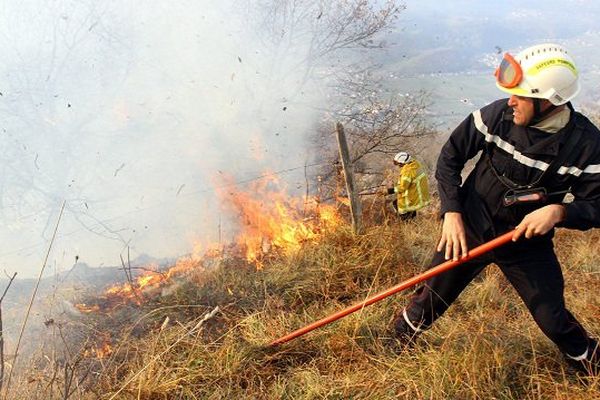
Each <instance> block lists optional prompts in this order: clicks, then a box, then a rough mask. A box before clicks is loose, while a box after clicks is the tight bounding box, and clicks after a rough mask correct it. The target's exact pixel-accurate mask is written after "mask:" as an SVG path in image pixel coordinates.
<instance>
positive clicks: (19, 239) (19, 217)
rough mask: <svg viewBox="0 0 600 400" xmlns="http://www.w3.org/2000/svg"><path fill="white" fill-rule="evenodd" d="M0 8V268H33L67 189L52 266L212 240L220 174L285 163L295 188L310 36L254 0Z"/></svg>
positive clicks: (321, 94) (313, 107)
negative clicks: (284, 37) (247, 3)
mask: <svg viewBox="0 0 600 400" xmlns="http://www.w3.org/2000/svg"><path fill="white" fill-rule="evenodd" d="M3 8H4V9H3V10H2V23H1V24H0V49H1V51H2V54H3V61H2V63H1V64H0V77H1V78H0V92H2V96H1V97H0V118H1V120H0V124H1V132H0V134H1V135H2V140H1V141H0V152H1V153H0V154H1V155H2V159H1V163H0V166H1V171H2V176H1V177H0V202H1V203H0V206H1V211H0V223H1V224H2V226H3V228H2V230H1V231H0V240H1V241H2V243H3V246H2V250H0V267H1V268H2V269H6V270H7V271H14V270H15V271H19V277H21V278H22V277H26V276H34V275H36V274H37V271H38V270H39V268H40V266H41V265H40V264H41V262H42V260H43V256H44V253H45V251H46V247H47V245H48V241H49V237H50V236H51V233H52V229H53V227H54V224H55V223H56V218H57V216H58V210H59V207H60V204H61V203H62V200H66V204H67V206H66V211H65V215H64V217H63V220H62V221H61V226H60V228H59V235H58V239H57V241H56V243H55V245H54V249H53V252H52V258H51V263H50V265H49V266H48V272H49V273H54V272H60V271H63V270H66V269H69V268H71V266H72V265H73V263H75V261H76V260H80V261H83V262H86V263H88V264H90V265H102V264H105V265H118V264H120V258H119V255H120V254H126V251H125V249H126V248H127V247H130V250H131V254H132V258H134V257H135V256H137V255H140V254H142V253H148V254H150V255H153V256H156V257H176V256H178V255H181V254H184V253H186V252H189V251H191V249H192V245H193V243H194V242H195V241H196V240H197V239H198V238H206V239H207V240H211V239H215V238H216V236H217V234H218V231H219V230H220V229H222V227H221V226H220V225H221V219H222V218H223V219H225V217H224V216H223V217H222V216H220V207H219V204H218V203H217V201H216V200H215V192H214V185H215V184H214V183H213V182H217V183H216V185H218V182H219V181H220V176H221V174H231V175H233V176H234V177H235V179H236V180H239V181H247V180H252V179H253V178H254V177H258V176H260V175H261V174H262V171H264V170H265V169H267V168H269V169H270V170H275V171H278V170H292V171H296V174H295V175H294V174H288V175H287V176H286V178H288V181H290V182H291V185H290V186H291V187H292V188H294V187H297V186H302V185H304V177H303V175H302V174H303V168H302V166H303V165H304V164H305V163H306V162H307V160H308V159H309V158H310V157H309V155H308V154H307V153H306V150H305V141H306V136H307V133H308V132H310V130H311V128H312V127H313V125H314V124H315V122H316V120H317V119H318V118H319V116H320V115H321V114H322V111H320V110H322V109H323V107H324V104H325V98H326V90H323V89H322V88H323V85H315V84H314V82H313V81H311V79H310V73H311V68H314V64H311V62H312V60H310V59H309V58H307V53H306V49H308V48H309V47H310V42H309V41H310V40H311V38H310V37H309V36H307V38H306V42H303V40H302V39H301V38H300V37H296V38H295V42H294V43H281V41H278V40H274V39H276V37H273V34H274V31H273V25H269V23H268V22H269V20H268V18H267V19H265V18H264V14H263V11H264V10H263V9H261V8H260V7H249V8H246V9H244V8H243V7H242V6H241V3H231V2H220V1H216V0H215V1H212V0H211V1H203V2H197V1H191V0H190V1H177V2H170V1H157V2H152V5H149V4H148V3H146V2H141V1H133V0H130V1H105V2H100V3H98V2H94V1H91V0H90V1H58V2H46V1H42V0H27V1H22V2H18V4H17V3H13V2H6V3H5V4H4V5H3ZM290 45H292V46H291V47H290ZM224 184H225V183H224ZM226 228H228V229H233V226H232V225H231V224H230V225H227V224H226ZM230 235H232V233H230ZM225 239H227V237H225Z"/></svg>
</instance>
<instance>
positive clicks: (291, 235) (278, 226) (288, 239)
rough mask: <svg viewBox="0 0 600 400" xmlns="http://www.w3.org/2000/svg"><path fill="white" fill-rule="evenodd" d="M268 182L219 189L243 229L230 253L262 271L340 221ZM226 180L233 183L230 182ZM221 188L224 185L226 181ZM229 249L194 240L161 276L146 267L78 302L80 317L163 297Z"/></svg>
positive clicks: (269, 178)
mask: <svg viewBox="0 0 600 400" xmlns="http://www.w3.org/2000/svg"><path fill="white" fill-rule="evenodd" d="M264 177H265V179H262V180H260V181H255V182H253V184H251V185H250V187H249V188H248V190H247V191H246V192H243V191H240V190H238V189H237V188H236V187H235V185H234V184H232V183H230V184H228V185H225V186H220V189H217V192H218V194H219V196H220V197H221V200H222V201H221V203H222V204H223V205H224V206H225V207H226V208H227V209H228V210H229V211H231V212H232V213H233V214H234V216H235V217H236V220H237V221H238V222H239V225H240V230H239V232H238V234H237V235H236V237H235V243H234V244H233V245H232V246H227V249H228V250H229V251H231V250H232V249H233V248H234V247H236V248H237V249H238V250H239V251H242V252H243V256H244V257H245V259H246V260H247V261H248V263H250V264H253V265H255V266H256V268H258V269H260V268H262V267H263V266H264V262H265V261H266V257H267V255H269V254H272V253H273V254H276V253H283V254H286V255H290V254H293V253H294V252H297V251H298V250H299V249H300V248H301V247H302V246H303V244H304V243H305V242H306V241H315V240H319V238H320V237H321V235H322V233H323V232H325V231H326V230H328V229H330V228H333V227H335V226H337V225H339V224H340V222H341V217H340V215H339V213H338V211H337V208H336V206H334V205H326V204H321V203H320V202H319V201H318V199H316V198H314V197H309V198H302V197H298V198H296V197H290V196H288V195H287V193H286V189H285V187H283V188H282V185H281V184H280V182H279V181H278V180H277V179H276V177H275V175H274V174H268V173H267V174H265V175H264ZM226 179H227V180H228V181H229V182H233V179H232V178H231V177H228V178H226ZM220 183H221V185H222V181H221V182H220ZM224 187H226V188H227V189H224ZM232 188H233V189H232ZM225 249H226V247H224V246H223V245H222V244H218V245H216V244H207V245H203V244H202V243H201V242H200V241H196V242H195V243H194V246H193V251H192V253H191V254H190V255H189V256H186V257H182V258H180V259H179V260H177V262H176V263H175V265H174V266H172V267H171V268H169V269H168V270H166V271H159V267H158V266H147V267H144V268H143V269H144V272H143V273H141V274H139V275H137V276H136V277H135V278H134V279H132V281H131V282H127V283H124V284H117V285H114V286H111V287H109V288H108V289H106V291H105V292H104V294H103V295H102V296H101V297H100V298H98V299H96V300H95V303H96V304H86V303H80V304H75V307H76V308H77V309H78V310H79V311H80V312H82V313H92V312H99V311H104V312H106V311H111V310H113V309H115V308H116V307H119V306H122V305H124V304H128V303H134V304H137V305H141V304H142V303H143V302H144V301H145V299H146V298H147V297H148V296H154V295H156V294H157V293H160V292H161V291H162V290H163V287H164V286H165V285H166V284H169V283H170V282H172V279H173V278H174V277H177V276H181V275H185V274H189V273H190V272H191V271H198V270H203V269H204V268H205V267H210V266H211V265H213V264H214V263H215V262H218V261H219V260H221V259H222V258H223V256H224V253H225ZM137 271H138V270H134V271H133V272H137ZM228 290H230V289H228Z"/></svg>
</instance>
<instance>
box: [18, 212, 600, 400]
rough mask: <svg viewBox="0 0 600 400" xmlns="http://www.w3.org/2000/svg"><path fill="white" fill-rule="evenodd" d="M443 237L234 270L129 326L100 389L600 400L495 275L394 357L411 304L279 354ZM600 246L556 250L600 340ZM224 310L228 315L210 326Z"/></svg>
mask: <svg viewBox="0 0 600 400" xmlns="http://www.w3.org/2000/svg"><path fill="white" fill-rule="evenodd" d="M437 231H438V225H437V223H436V222H435V220H434V218H432V216H431V215H421V216H419V218H418V219H417V221H415V222H414V223H409V224H401V223H398V222H396V221H390V222H389V223H383V224H381V225H376V226H372V227H371V228H369V229H368V230H367V232H366V233H365V234H364V235H362V236H360V237H357V236H354V235H352V233H351V232H350V230H349V228H348V227H346V226H344V227H341V228H340V229H338V230H337V231H335V232H332V233H331V234H329V235H327V237H325V238H324V240H323V241H322V242H320V243H318V244H317V243H307V244H306V245H305V247H304V248H303V249H302V251H301V252H299V253H298V254H295V255H293V256H289V257H283V258H273V259H272V260H271V262H270V264H268V265H267V266H266V268H265V269H264V270H262V271H255V270H254V269H252V268H249V267H248V266H247V265H245V264H244V263H243V262H242V261H240V260H225V261H224V262H223V263H222V264H221V265H220V266H219V267H217V268H216V269H215V270H214V271H212V272H209V273H204V274H202V275H201V276H199V277H198V278H197V279H194V280H191V281H189V282H187V283H185V284H182V285H181V286H180V287H179V289H178V290H177V291H175V292H174V293H173V294H171V295H169V296H167V297H164V298H163V299H162V300H161V303H160V304H154V306H153V307H154V310H153V311H152V312H149V313H148V314H147V315H145V316H142V317H141V318H140V321H139V322H138V323H137V324H136V326H137V328H136V326H129V327H127V329H126V330H124V332H129V335H126V336H123V337H122V339H121V343H120V344H121V346H120V347H119V349H118V351H116V352H115V354H113V357H112V358H111V359H110V360H106V361H104V364H103V367H102V368H101V369H99V372H100V375H99V376H97V377H96V379H95V381H96V386H95V390H96V392H97V393H99V394H100V398H102V399H113V398H114V399H234V398H235V399H396V398H401V399H586V400H587V399H595V398H600V390H599V380H598V378H590V377H582V376H578V375H576V374H575V373H574V371H572V370H570V369H569V368H568V367H567V366H566V365H565V364H564V363H563V361H562V358H561V355H560V354H559V353H558V351H557V350H556V349H555V347H554V346H553V344H552V343H551V342H549V340H548V339H546V338H545V337H544V336H543V334H542V333H541V332H540V331H539V329H538V328H537V327H536V326H535V324H534V323H533V321H532V319H531V317H530V316H529V315H528V313H527V311H526V309H525V307H524V306H523V305H522V304H521V303H520V300H519V299H518V298H517V296H516V295H515V293H514V291H513V289H512V288H511V287H510V285H508V284H507V282H506V280H505V279H504V277H503V276H502V274H501V273H500V272H499V270H498V269H497V268H496V267H494V266H490V267H489V268H488V269H486V271H485V272H484V273H483V274H482V276H481V278H480V279H477V280H476V281H475V282H473V283H472V284H471V285H470V286H469V287H468V288H467V290H466V291H465V292H464V293H463V295H462V296H461V297H460V298H459V300H458V301H457V302H456V303H455V305H453V306H452V307H451V308H450V310H449V311H448V312H447V313H446V315H445V316H444V317H443V318H441V319H440V320H439V321H438V322H437V323H436V324H435V325H434V327H433V328H432V329H431V330H430V331H429V332H427V333H426V334H425V335H423V336H422V337H421V338H420V339H419V345H418V346H416V347H414V348H405V349H403V351H399V352H394V351H392V350H391V349H390V346H388V345H389V344H390V343H392V342H391V341H390V340H389V328H390V321H391V319H392V318H393V316H394V313H395V312H396V311H397V310H398V309H400V308H401V307H402V305H403V304H404V302H405V301H406V299H407V297H408V293H404V294H400V295H396V296H393V297H392V298H388V299H386V300H384V301H382V302H380V303H377V304H375V305H372V306H370V307H368V308H366V309H364V310H362V311H361V312H357V313H355V314H353V315H351V316H349V317H346V318H344V319H342V320H339V321H337V322H335V323H333V324H330V325H328V326H325V327H323V328H321V329H318V330H316V331H313V332H311V333H309V334H307V335H305V336H304V337H301V338H298V339H296V340H293V341H291V342H289V343H287V344H285V345H282V346H280V347H278V348H275V349H273V348H269V347H267V346H266V345H267V344H268V343H269V342H270V341H272V340H274V339H276V338H278V337H279V336H281V335H284V334H286V333H288V332H290V331H292V330H294V329H297V328H299V327H301V326H304V325H305V324H307V323H310V322H312V321H315V320H317V319H320V318H322V317H324V316H326V315H328V314H329V313H332V312H334V311H337V310H339V309H341V308H343V307H345V306H347V305H349V304H351V303H354V302H356V301H359V300H362V299H364V298H365V297H367V296H369V295H370V294H373V293H376V292H379V291H381V290H383V289H386V288H388V287H390V286H392V285H393V284H395V283H398V282H400V281H402V280H403V279H405V278H408V277H411V276H413V275H415V274H417V273H419V272H420V271H421V270H422V269H423V267H424V266H425V265H427V263H428V261H429V258H430V256H431V252H432V250H433V247H434V245H435V241H436V239H437V235H438V234H437ZM599 236H600V232H599V231H596V230H594V231H591V232H583V233H580V232H570V231H561V232H559V233H558V235H557V238H556V243H557V252H558V254H559V257H560V258H561V260H562V262H563V266H564V275H565V280H566V282H567V289H566V297H567V302H568V304H569V307H570V309H571V310H572V311H573V312H574V314H575V315H577V316H578V317H579V318H580V320H581V321H582V322H583V323H584V324H585V325H586V327H587V328H589V330H590V331H591V332H593V333H595V334H596V335H598V334H600V324H599V322H598V321H599V317H600V300H599V299H598V298H597V296H596V293H597V292H598V289H599V288H600V251H599V250H600V249H599V247H600V244H599V243H600V240H598V239H599V238H600V237H599ZM186 305H193V307H192V306H186ZM215 306H219V307H220V309H221V312H220V313H218V314H216V315H215V316H214V317H212V318H209V319H207V320H204V321H203V319H204V315H205V314H206V313H207V312H209V311H211V310H212V309H214V307H215ZM167 316H168V317H169V323H167V324H165V323H163V322H164V320H165V318H166V317H167ZM142 320H143V321H144V322H141V321H142ZM140 326H144V329H140V328H139V327H140ZM132 332H137V333H136V334H135V335H134V334H133V333H132ZM30 398H32V397H31V396H30ZM89 398H96V397H95V396H92V395H90V396H89Z"/></svg>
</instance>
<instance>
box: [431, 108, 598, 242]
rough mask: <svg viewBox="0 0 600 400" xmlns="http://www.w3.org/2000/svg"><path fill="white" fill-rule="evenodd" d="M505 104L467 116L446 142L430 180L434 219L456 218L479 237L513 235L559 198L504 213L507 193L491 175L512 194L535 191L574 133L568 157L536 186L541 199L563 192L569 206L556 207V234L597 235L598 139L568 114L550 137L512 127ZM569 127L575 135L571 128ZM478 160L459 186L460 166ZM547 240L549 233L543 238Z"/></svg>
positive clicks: (594, 131)
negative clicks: (435, 198)
mask: <svg viewBox="0 0 600 400" xmlns="http://www.w3.org/2000/svg"><path fill="white" fill-rule="evenodd" d="M507 101H508V99H501V100H498V101H495V102H493V103H491V104H489V105H487V106H485V107H483V108H482V109H480V110H477V111H475V112H473V113H472V114H471V115H470V116H468V117H467V118H466V119H465V120H464V121H463V122H462V123H461V124H460V125H459V126H458V127H457V128H456V129H455V130H454V132H452V134H451V135H450V138H449V139H448V141H447V142H446V144H445V145H444V147H443V148H442V151H441V154H440V157H439V159H438V163H437V170H436V178H437V181H438V188H439V195H440V201H441V214H442V215H443V214H444V213H446V212H448V211H456V212H461V213H463V215H464V216H466V217H467V219H468V220H470V223H471V224H472V226H473V227H476V229H477V230H478V231H479V232H484V231H485V230H486V229H488V228H491V229H492V230H493V231H496V233H497V234H499V233H503V231H505V230H507V229H512V228H514V227H515V226H516V225H517V224H518V223H519V222H521V220H522V219H523V217H524V216H525V215H527V214H528V213H530V212H531V211H533V210H535V209H537V208H540V207H542V206H544V205H545V204H548V203H561V202H562V196H560V197H559V198H556V199H549V201H548V203H539V204H538V203H533V204H530V205H527V204H524V205H516V206H511V207H505V206H503V204H502V198H503V196H504V194H505V193H506V191H507V188H506V187H505V185H503V184H502V182H500V181H499V179H498V177H497V176H496V175H495V174H494V172H493V171H492V169H491V167H490V166H491V165H493V167H494V168H495V169H496V170H497V174H498V175H500V176H503V177H505V178H507V179H509V180H510V181H512V182H515V183H517V184H519V185H520V186H527V185H535V184H536V182H537V180H538V179H539V178H540V176H541V174H543V172H544V171H545V170H546V169H547V168H548V167H549V166H550V163H551V162H552V160H553V159H554V157H556V156H557V154H558V153H559V150H560V149H561V148H562V147H563V146H564V144H565V142H566V141H567V140H569V138H570V134H571V133H572V132H573V131H574V129H581V130H582V133H583V135H582V137H581V139H580V142H579V143H578V144H577V147H576V150H577V151H575V152H574V154H572V155H570V157H569V159H567V160H566V161H565V162H564V163H563V165H560V168H559V169H558V171H556V173H554V174H553V175H552V176H549V177H548V179H547V180H546V181H545V182H544V185H543V186H544V187H545V189H546V190H547V192H548V193H557V192H563V191H566V190H569V191H570V193H571V194H572V195H573V196H574V200H573V201H572V202H570V203H568V204H564V206H565V210H566V216H565V220H564V221H563V222H562V223H560V226H562V227H566V228H574V229H581V230H584V229H589V228H592V227H600V132H599V131H598V128H596V127H595V126H594V125H593V124H592V123H591V122H590V121H589V120H588V119H587V118H586V117H584V116H583V115H581V114H580V113H578V112H575V111H574V110H573V109H572V106H571V105H570V103H569V104H568V106H569V107H571V110H572V112H571V119H570V121H569V123H568V124H567V126H565V127H564V128H563V129H561V130H560V131H559V132H557V133H547V132H543V131H540V130H538V129H535V128H533V127H523V126H518V125H515V124H514V123H513V122H512V118H510V116H508V118H507V117H506V116H505V113H507V112H509V111H510V107H508V104H507ZM576 127H577V128H576ZM480 151H482V152H481V156H480V158H479V160H478V162H477V164H476V166H475V168H474V169H473V171H471V173H470V174H469V176H468V177H467V178H466V180H465V181H464V183H463V180H462V177H461V172H462V170H463V168H464V166H465V163H466V162H467V160H469V159H471V158H473V157H475V156H476V155H477V154H478V152H480ZM551 234H552V232H550V233H549V235H551Z"/></svg>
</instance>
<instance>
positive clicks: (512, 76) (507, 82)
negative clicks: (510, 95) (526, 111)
mask: <svg viewBox="0 0 600 400" xmlns="http://www.w3.org/2000/svg"><path fill="white" fill-rule="evenodd" d="M495 75H496V81H497V82H498V84H499V85H500V86H502V87H505V88H507V89H511V88H514V87H515V86H517V85H518V84H519V83H521V80H522V79H523V70H522V69H521V65H520V64H519V63H518V62H517V61H516V60H515V59H514V58H513V56H511V55H510V54H508V53H505V54H504V57H503V58H502V62H501V63H500V66H499V67H498V68H497V69H496V73H495Z"/></svg>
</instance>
